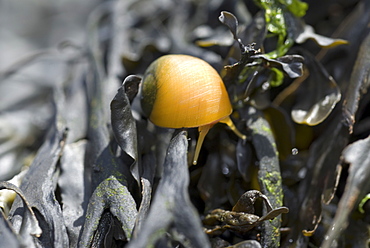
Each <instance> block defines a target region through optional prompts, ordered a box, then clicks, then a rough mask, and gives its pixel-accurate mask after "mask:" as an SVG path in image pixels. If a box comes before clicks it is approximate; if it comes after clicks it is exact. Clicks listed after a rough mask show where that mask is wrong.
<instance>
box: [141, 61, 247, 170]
mask: <svg viewBox="0 0 370 248" xmlns="http://www.w3.org/2000/svg"><path fill="white" fill-rule="evenodd" d="M141 106H142V109H143V112H144V114H145V115H146V116H147V117H148V118H149V120H150V121H151V122H153V123H154V124H155V125H157V126H160V127H166V128H193V127H198V128H199V132H200V135H199V138H198V142H197V148H196V152H195V158H194V162H193V164H196V161H197V157H198V154H199V151H200V147H201V145H202V142H203V139H204V137H205V135H206V134H207V132H208V130H209V129H210V128H211V127H212V126H213V125H214V124H215V123H217V122H224V123H226V124H227V125H229V126H230V128H231V129H232V130H233V131H234V132H236V134H237V135H238V136H239V137H241V138H243V139H245V136H244V135H243V134H241V133H240V132H239V131H238V130H237V129H236V128H235V126H234V124H233V123H232V121H231V119H230V118H229V115H230V114H231V113H232V107H231V103H230V99H229V96H228V93H227V91H226V89H225V85H224V83H223V81H222V79H221V77H220V76H219V74H218V73H217V71H216V70H215V69H214V68H213V67H212V66H211V65H209V64H208V63H207V62H205V61H204V60H201V59H199V58H196V57H193V56H189V55H165V56H162V57H160V58H158V59H157V60H155V61H154V62H153V63H152V64H151V65H150V66H149V67H148V69H147V70H146V72H145V74H144V77H143V81H142V97H141Z"/></svg>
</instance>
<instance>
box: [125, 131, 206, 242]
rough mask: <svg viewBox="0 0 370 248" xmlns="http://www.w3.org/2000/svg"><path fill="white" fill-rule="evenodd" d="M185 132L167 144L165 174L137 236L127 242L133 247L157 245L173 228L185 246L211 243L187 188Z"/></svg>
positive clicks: (172, 231) (174, 233)
mask: <svg viewBox="0 0 370 248" xmlns="http://www.w3.org/2000/svg"><path fill="white" fill-rule="evenodd" d="M184 134H185V133H184V132H180V133H179V134H178V135H177V136H175V137H174V138H173V139H172V141H171V143H170V145H169V147H168V151H167V156H166V159H165V162H164V171H163V176H162V179H161V181H160V182H159V185H158V188H157V190H156V192H155V195H154V199H153V203H152V204H151V207H150V210H149V213H148V216H147V219H146V220H145V222H144V223H143V226H142V228H141V231H140V232H139V233H138V235H137V237H135V238H134V239H133V240H132V241H131V242H130V243H129V244H128V247H130V248H131V247H135V248H136V247H148V246H154V245H155V244H156V243H157V242H158V240H160V239H161V238H164V234H165V233H166V232H170V233H171V234H172V235H173V237H172V238H175V237H177V238H179V239H181V240H182V242H184V245H185V246H188V247H190V246H191V247H210V244H209V241H208V240H207V238H206V236H205V234H204V233H203V231H202V228H201V224H200V219H199V216H198V214H197V213H196V211H195V209H194V207H193V205H192V203H191V202H190V199H189V195H188V192H187V189H188V184H189V172H188V165H187V157H186V151H187V146H188V143H187V139H186V137H185V135H184ZM174 236H175V237H174Z"/></svg>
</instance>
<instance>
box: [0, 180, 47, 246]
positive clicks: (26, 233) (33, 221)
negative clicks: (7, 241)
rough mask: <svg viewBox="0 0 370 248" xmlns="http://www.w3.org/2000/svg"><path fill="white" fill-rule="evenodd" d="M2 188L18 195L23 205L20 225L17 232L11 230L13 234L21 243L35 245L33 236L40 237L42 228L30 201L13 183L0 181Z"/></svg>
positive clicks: (0, 187)
mask: <svg viewBox="0 0 370 248" xmlns="http://www.w3.org/2000/svg"><path fill="white" fill-rule="evenodd" d="M2 189H7V190H12V191H14V192H15V193H16V194H17V195H18V196H19V197H20V199H21V200H22V202H23V205H24V207H23V220H22V225H21V227H20V230H19V231H18V233H14V232H15V231H14V230H12V231H13V234H14V235H15V236H18V235H19V238H20V239H19V241H20V243H22V245H27V246H29V247H32V246H36V244H35V242H34V240H33V237H40V236H41V234H42V229H41V227H40V225H39V222H38V220H37V218H36V215H35V213H34V211H33V210H32V207H31V205H30V203H29V202H28V201H27V199H26V197H25V195H24V194H23V192H22V190H21V189H19V188H18V187H17V186H15V185H14V184H12V183H9V182H0V190H2Z"/></svg>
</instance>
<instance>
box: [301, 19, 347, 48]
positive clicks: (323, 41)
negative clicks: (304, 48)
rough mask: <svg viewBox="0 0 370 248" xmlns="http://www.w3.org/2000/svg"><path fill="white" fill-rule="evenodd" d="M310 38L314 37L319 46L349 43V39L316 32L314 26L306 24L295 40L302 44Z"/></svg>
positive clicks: (327, 46) (328, 46)
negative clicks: (334, 37) (335, 37)
mask: <svg viewBox="0 0 370 248" xmlns="http://www.w3.org/2000/svg"><path fill="white" fill-rule="evenodd" d="M308 39H313V40H314V41H315V42H316V43H317V44H318V45H319V46H321V47H324V48H332V47H336V46H339V45H344V44H348V41H346V40H343V39H333V38H329V37H325V36H322V35H319V34H316V33H315V30H314V29H313V27H312V26H310V25H307V24H306V25H305V26H304V30H303V32H302V33H300V34H299V35H298V37H297V38H296V39H295V42H297V43H298V44H301V43H303V42H305V41H306V40H308Z"/></svg>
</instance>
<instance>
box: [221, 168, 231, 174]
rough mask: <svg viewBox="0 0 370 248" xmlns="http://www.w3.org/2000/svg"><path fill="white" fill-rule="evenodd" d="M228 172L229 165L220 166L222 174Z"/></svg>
mask: <svg viewBox="0 0 370 248" xmlns="http://www.w3.org/2000/svg"><path fill="white" fill-rule="evenodd" d="M229 173H230V169H229V167H228V166H224V167H223V168H222V174H224V175H228V174H229Z"/></svg>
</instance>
